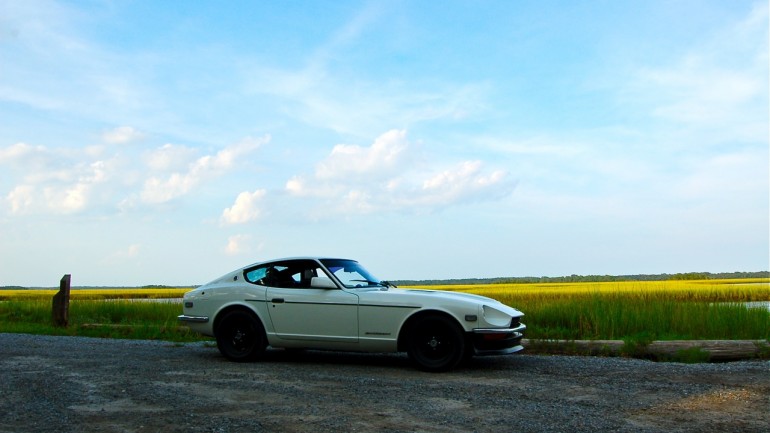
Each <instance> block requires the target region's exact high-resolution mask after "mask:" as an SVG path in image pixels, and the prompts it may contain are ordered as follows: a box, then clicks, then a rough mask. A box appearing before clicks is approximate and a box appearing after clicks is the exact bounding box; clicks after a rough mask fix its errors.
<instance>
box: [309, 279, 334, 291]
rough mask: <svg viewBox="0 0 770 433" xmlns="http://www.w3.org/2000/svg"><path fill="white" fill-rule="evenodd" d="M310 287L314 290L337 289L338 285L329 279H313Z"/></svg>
mask: <svg viewBox="0 0 770 433" xmlns="http://www.w3.org/2000/svg"><path fill="white" fill-rule="evenodd" d="M310 287H312V288H314V289H336V288H337V285H336V284H334V281H332V280H331V279H329V278H326V277H313V278H311V279H310Z"/></svg>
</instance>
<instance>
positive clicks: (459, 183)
mask: <svg viewBox="0 0 770 433" xmlns="http://www.w3.org/2000/svg"><path fill="white" fill-rule="evenodd" d="M411 150H412V148H411V146H410V144H409V142H408V141H407V140H406V132H405V131H395V130H394V131H389V132H386V133H385V134H383V135H381V136H380V137H378V138H377V139H376V140H375V141H374V143H373V144H372V145H371V146H369V147H360V146H352V145H337V146H335V147H334V148H333V149H332V151H331V153H330V154H329V156H328V157H327V158H325V159H324V160H322V161H321V162H319V163H318V164H317V166H316V171H315V175H314V176H313V177H311V178H309V179H308V178H307V177H305V176H295V177H292V178H291V179H289V181H287V182H286V185H285V188H286V191H287V192H288V193H289V194H290V195H292V196H295V197H301V198H305V199H317V200H321V201H322V203H321V204H320V206H318V207H317V208H316V209H315V210H314V211H313V213H314V215H316V216H318V215H321V214H329V213H346V214H351V213H352V214H367V213H372V212H377V211H414V212H426V211H427V212H431V211H434V210H437V209H440V208H444V207H448V206H453V205H458V204H461V203H470V202H480V201H488V200H496V199H499V198H501V197H503V196H505V195H507V194H509V193H510V192H511V191H513V188H514V186H515V182H513V181H512V180H510V179H509V175H508V173H507V172H505V171H504V170H494V171H492V172H491V173H488V172H486V171H485V170H484V164H483V163H482V162H481V161H464V162H460V163H458V164H456V165H455V166H453V167H450V168H444V169H440V170H438V171H437V172H435V171H432V170H430V169H426V168H425V167H422V166H420V165H419V164H417V158H414V155H412V154H411V152H410V151H411ZM434 165H436V166H440V164H439V163H435V164H434Z"/></svg>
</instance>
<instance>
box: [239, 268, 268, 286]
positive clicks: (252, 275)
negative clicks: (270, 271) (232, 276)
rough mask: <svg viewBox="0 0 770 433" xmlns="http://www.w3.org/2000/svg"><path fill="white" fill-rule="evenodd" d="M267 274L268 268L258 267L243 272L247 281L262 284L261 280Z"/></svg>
mask: <svg viewBox="0 0 770 433" xmlns="http://www.w3.org/2000/svg"><path fill="white" fill-rule="evenodd" d="M266 274H267V268H256V269H252V270H250V271H246V272H244V273H243V276H244V277H245V278H246V281H248V282H250V283H254V284H261V283H260V280H261V279H262V278H265V275H266Z"/></svg>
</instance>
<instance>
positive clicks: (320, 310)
mask: <svg viewBox="0 0 770 433" xmlns="http://www.w3.org/2000/svg"><path fill="white" fill-rule="evenodd" d="M319 276H320V277H326V274H325V273H324V271H323V270H322V269H321V266H320V265H319V264H318V263H316V262H315V261H313V260H292V261H284V262H280V263H276V264H275V266H274V268H273V269H272V270H270V269H268V272H267V277H266V279H265V281H266V284H265V285H266V286H267V298H266V300H267V305H268V311H269V315H270V321H271V322H272V324H273V329H274V330H275V333H276V336H278V337H279V338H282V339H287V340H308V341H316V342H324V341H326V342H338V343H339V342H349V343H356V342H358V296H357V295H356V294H355V293H350V292H346V291H343V290H341V289H339V288H334V289H328V288H314V287H311V284H310V282H311V279H312V278H313V277H319Z"/></svg>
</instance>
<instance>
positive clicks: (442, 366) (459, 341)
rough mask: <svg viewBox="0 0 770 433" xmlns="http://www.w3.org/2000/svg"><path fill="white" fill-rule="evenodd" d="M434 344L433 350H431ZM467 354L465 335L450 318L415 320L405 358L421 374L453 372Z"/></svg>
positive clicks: (430, 317)
mask: <svg viewBox="0 0 770 433" xmlns="http://www.w3.org/2000/svg"><path fill="white" fill-rule="evenodd" d="M431 343H434V344H435V347H432V346H431ZM465 353H466V341H465V335H464V333H463V331H462V329H461V328H460V327H459V326H458V325H457V324H456V323H455V322H454V321H453V320H452V319H450V318H448V317H444V316H440V315H429V316H424V317H422V318H420V319H418V320H417V321H416V322H415V323H414V324H413V325H412V326H411V327H410V331H409V335H408V337H407V354H408V355H409V358H410V359H411V360H412V362H413V363H414V364H415V365H416V366H417V368H419V369H420V370H423V371H429V372H441V371H448V370H451V369H453V368H455V367H456V366H457V365H458V364H460V362H461V361H462V360H463V358H464V356H465Z"/></svg>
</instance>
